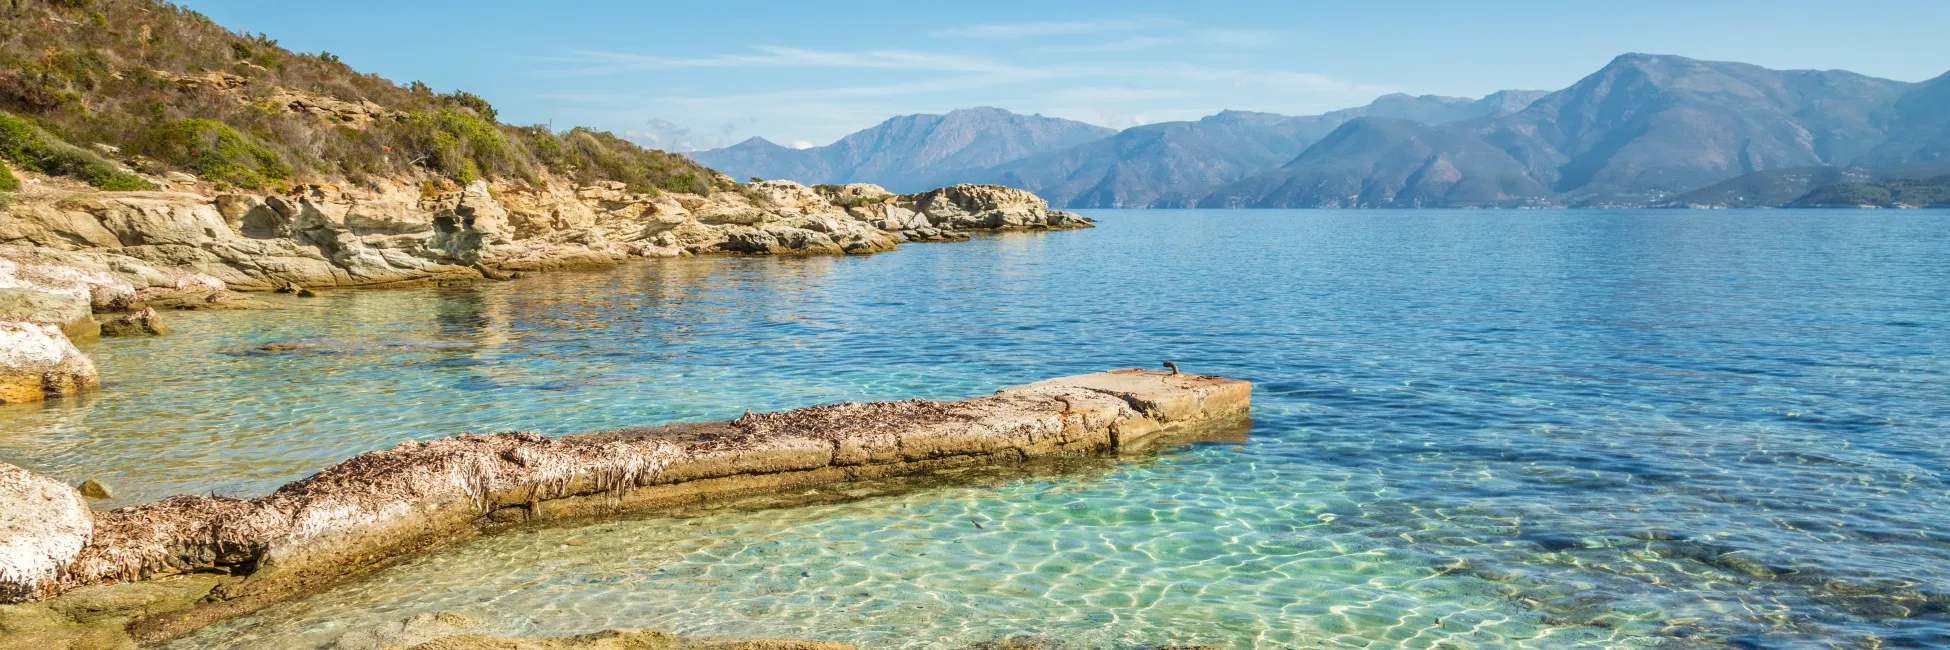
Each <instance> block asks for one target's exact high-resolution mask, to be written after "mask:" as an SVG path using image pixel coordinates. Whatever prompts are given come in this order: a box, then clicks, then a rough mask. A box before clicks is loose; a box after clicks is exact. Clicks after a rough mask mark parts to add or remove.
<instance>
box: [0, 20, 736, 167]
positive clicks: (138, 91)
mask: <svg viewBox="0 0 1950 650" xmlns="http://www.w3.org/2000/svg"><path fill="white" fill-rule="evenodd" d="M0 160H4V162H5V163H6V166H11V167H12V168H13V169H15V170H24V171H32V172H38V173H43V174H48V175H51V176H66V177H72V178H74V179H76V180H80V181H83V182H86V183H88V184H90V185H93V186H95V187H99V188H102V189H108V190H138V189H148V188H149V187H151V186H152V183H151V182H150V181H149V180H145V178H144V177H145V176H148V177H152V178H153V177H156V176H158V175H162V174H167V173H170V172H181V173H186V174H191V175H194V176H197V177H199V178H201V179H203V180H204V181H206V182H211V183H215V184H217V185H219V186H232V187H237V188H243V189H252V190H267V191H279V190H283V189H287V188H290V187H292V186H294V185H296V184H299V183H306V182H327V183H345V184H350V185H361V184H366V183H370V182H372V181H373V179H375V178H376V177H383V178H391V179H425V180H427V181H435V182H439V183H440V184H443V185H444V184H446V182H448V181H451V182H452V183H455V184H460V185H465V184H467V183H469V182H472V181H474V180H476V179H492V180H496V181H501V182H516V183H524V182H525V183H531V184H540V183H542V182H543V178H544V177H545V176H548V177H561V178H569V179H573V180H575V181H578V182H582V183H590V182H596V181H613V182H618V183H622V184H624V185H626V186H628V187H629V188H630V189H632V190H634V191H638V192H656V191H663V190H669V191H679V192H688V193H693V194H709V193H710V192H711V191H712V190H713V189H714V188H713V187H712V184H713V181H712V178H713V176H714V174H713V173H712V172H711V171H710V170H709V169H706V168H704V167H703V166H700V165H698V164H697V163H695V162H693V161H691V160H689V159H687V158H685V157H683V156H681V155H677V154H671V153H666V152H662V151H655V150H650V149H644V148H642V147H639V146H637V145H635V144H633V143H631V142H628V141H626V140H623V139H622V138H619V137H616V136H615V135H612V134H609V133H606V132H602V131H596V130H592V129H585V128H575V129H570V130H568V131H564V132H555V131H553V130H551V129H550V128H548V127H546V126H516V125H510V124H503V123H501V122H499V121H498V120H497V115H496V113H495V110H494V107H493V106H492V105H491V104H489V103H488V102H487V101H486V100H484V99H482V98H481V97H479V96H476V95H473V94H471V93H467V92H464V91H455V92H450V93H437V92H435V91H434V90H433V89H431V88H429V87H428V86H427V85H425V84H422V83H419V82H411V83H408V84H406V85H399V84H395V83H393V82H392V81H389V80H387V79H384V78H381V77H379V76H377V75H372V74H364V73H360V72H358V71H356V70H353V69H352V68H351V67H350V66H347V65H346V64H345V63H343V62H342V61H340V60H339V59H338V57H336V56H333V55H332V54H331V53H329V52H319V53H299V52H292V51H290V50H287V49H285V48H283V47H280V46H279V45H278V42H277V41H276V40H274V39H271V38H268V37H265V36H263V35H250V34H240V33H236V32H232V31H230V30H228V29H225V28H223V27H222V26H219V25H217V24H216V23H214V22H212V21H211V20H210V19H209V18H207V17H205V16H203V15H202V14H199V13H197V12H195V11H192V10H189V9H186V8H183V7H179V6H176V5H174V4H171V3H168V2H161V1H159V0H0ZM131 172H136V173H131ZM19 182H20V181H19V179H18V178H16V177H15V174H13V173H11V172H10V171H8V170H7V169H5V166H0V191H8V190H10V189H11V188H13V187H16V186H17V185H18V184H19Z"/></svg>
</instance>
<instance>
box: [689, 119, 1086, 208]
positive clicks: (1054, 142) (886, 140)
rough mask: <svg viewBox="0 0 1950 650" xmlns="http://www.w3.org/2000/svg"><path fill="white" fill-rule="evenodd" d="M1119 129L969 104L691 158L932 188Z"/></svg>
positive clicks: (786, 175) (731, 166)
mask: <svg viewBox="0 0 1950 650" xmlns="http://www.w3.org/2000/svg"><path fill="white" fill-rule="evenodd" d="M1113 133H1115V131H1113V130H1111V129H1107V128H1104V127H1101V126H1096V125H1092V124H1085V123H1083V122H1077V121H1074V120H1065V119H1060V118H1053V117H1043V116H1041V115H1018V114H1015V113H1011V112H1009V111H1005V110H1002V109H999V108H988V107H981V108H970V109H962V110H956V111H950V112H948V113H947V114H945V115H931V114H916V115H903V116H899V117H895V118H892V119H889V120H887V121H885V122H881V123H880V124H878V125H876V126H874V127H873V128H870V129H866V130H863V131H859V132H856V133H853V134H852V135H848V136H846V137H844V138H841V139H840V140H839V141H838V142H834V143H833V144H830V145H826V146H823V147H813V148H810V149H792V148H789V147H782V146H779V145H777V144H773V143H771V142H769V141H766V140H765V139H763V138H752V139H750V140H746V141H744V142H742V143H739V144H737V145H734V146H731V147H726V148H723V149H713V150H710V151H700V152H697V153H693V154H691V158H692V159H694V160H697V161H698V162H701V163H704V164H705V165H709V166H711V167H712V168H714V169H717V170H718V171H721V172H724V173H725V174H727V175H730V176H732V177H734V178H745V177H758V178H766V179H788V180H795V181H799V182H802V183H808V184H817V183H874V184H877V185H881V186H885V187H887V188H889V189H893V190H896V191H908V190H913V189H916V188H921V189H925V188H930V187H935V185H932V184H930V183H932V181H933V179H935V178H940V177H952V176H953V175H954V174H955V173H956V172H957V171H960V170H966V169H975V168H983V167H989V166H993V165H998V164H1002V163H1005V162H1008V161H1011V160H1018V159H1021V158H1024V157H1027V156H1032V155H1035V154H1039V153H1043V152H1046V151H1054V150H1058V149H1062V148H1065V147H1070V146H1073V145H1077V144H1081V143H1084V142H1088V141H1092V140H1098V139H1102V138H1104V137H1106V136H1109V135H1111V134H1113Z"/></svg>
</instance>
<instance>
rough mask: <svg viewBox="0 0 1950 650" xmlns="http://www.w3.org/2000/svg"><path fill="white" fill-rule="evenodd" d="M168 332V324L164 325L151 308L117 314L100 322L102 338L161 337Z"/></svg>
mask: <svg viewBox="0 0 1950 650" xmlns="http://www.w3.org/2000/svg"><path fill="white" fill-rule="evenodd" d="M169 332H170V330H169V324H168V323H164V322H163V320H162V316H161V315H159V314H157V313H156V310H155V309H154V308H152V307H143V308H141V309H137V310H135V311H132V312H129V313H126V314H117V315H115V316H111V317H109V318H108V320H105V321H102V336H163V335H165V334H168V333H169Z"/></svg>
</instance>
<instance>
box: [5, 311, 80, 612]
mask: <svg viewBox="0 0 1950 650" xmlns="http://www.w3.org/2000/svg"><path fill="white" fill-rule="evenodd" d="M0 345H4V343H0ZM0 504H4V507H0V603H3V602H9V601H19V600H28V599H31V598H33V597H34V596H36V595H38V594H40V593H42V592H43V591H45V590H46V589H47V588H48V586H49V585H51V584H52V583H53V582H54V580H55V579H56V578H57V577H58V576H59V575H60V573H61V571H63V570H65V569H67V567H68V564H69V563H71V562H73V561H74V558H75V556H76V555H79V554H80V553H81V549H82V547H84V546H86V545H87V544H88V539H89V536H90V535H92V534H94V527H95V519H94V515H93V513H91V512H90V511H89V509H88V502H87V501H86V500H84V499H82V498H81V494H80V493H79V492H76V491H75V490H74V488H71V487H68V486H67V485H65V484H63V483H61V482H60V481H56V480H54V479H50V478H47V477H44V476H40V475H38V474H34V473H33V472H29V471H27V470H24V469H21V468H18V467H14V466H12V465H8V464H5V463H0Z"/></svg>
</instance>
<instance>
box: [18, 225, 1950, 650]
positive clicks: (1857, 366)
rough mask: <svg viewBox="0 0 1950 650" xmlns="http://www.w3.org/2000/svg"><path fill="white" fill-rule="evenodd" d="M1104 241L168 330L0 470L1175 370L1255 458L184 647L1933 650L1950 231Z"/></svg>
mask: <svg viewBox="0 0 1950 650" xmlns="http://www.w3.org/2000/svg"><path fill="white" fill-rule="evenodd" d="M1089 214H1090V216H1093V217H1095V218H1097V219H1098V220H1099V221H1100V225H1101V227H1099V228H1097V229H1095V230H1087V231H1074V232H1059V233H1048V234H1011V235H1000V236H990V237H980V238H977V239H976V240H975V241H973V242H970V243H965V244H938V245H910V246H906V247H903V248H902V250H900V251H896V252H892V253H887V254H882V255H875V256H871V257H862V258H779V259H771V258H741V259H732V258H705V259H683V260H668V261H653V262H643V263H637V264H631V265H628V266H623V267H619V268H615V269H611V270H606V271H598V272H588V273H561V274H548V275H540V276H535V277H530V278H526V279H522V280H518V281H513V282H505V283H487V284H480V285H475V286H466V287H448V288H429V289H411V290H390V291H336V292H329V293H327V294H326V295H325V296H324V297H322V298H318V299H310V300H306V299H298V298H290V297H285V296H272V297H269V298H270V299H272V300H275V301H277V302H278V304H279V305H280V306H281V307H283V308H282V309H280V310H277V311H274V312H256V313H171V314H167V315H166V316H167V317H169V318H170V319H171V321H172V324H173V325H174V326H175V328H176V330H177V334H175V335H174V336H170V337H165V338H159V339H152V340H105V341H100V342H95V343H88V344H86V345H85V347H86V348H87V351H88V352H89V353H91V354H92V355H94V358H95V360H96V362H97V363H98V364H99V365H100V366H101V367H102V369H103V376H104V380H105V388H104V390H102V391H101V392H99V393H96V394H92V395H88V396H84V397H80V398H74V399H66V400H60V401H56V402H51V403H48V404H44V405H22V406H10V407H0V460H4V461H6V462H10V463H14V464H18V465H22V466H25V467H28V468H31V469H35V470H37V471H41V472H45V473H48V474H51V475H54V476H58V477H61V478H63V479H67V480H71V481H79V480H81V479H84V478H97V479H101V480H103V481H105V482H107V483H108V484H109V485H110V486H111V487H113V488H115V489H116V490H117V499H116V500H115V501H114V502H113V503H109V504H105V505H120V504H128V503H135V502H140V501H146V500H150V499H154V498H157V497H161V496H165V495H168V494H176V493H209V492H215V493H218V494H228V495H239V496H247V495H257V494H263V493H266V492H268V491H269V490H271V489H273V488H274V487H275V486H277V485H279V484H281V483H284V482H286V481H289V480H292V479H295V478H298V477H301V476H304V475H306V474H308V473H310V472H313V471H316V470H317V469H319V468H320V467H322V466H324V465H327V464H330V463H333V462H336V461H338V460H341V459H343V458H345V457H347V456H350V455H352V454H356V453H359V452H362V451H367V450H372V449H378V448H384V447H389V446H391V445H393V444H396V443H398V442H400V441H403V440H408V439H425V438H432V437H439V436H444V435H450V434H454V433H460V432H466V431H501V430H510V429H519V430H537V431H543V432H547V433H569V432H575V431H584V430H594V429H608V428H617V427H622V426H628V425H642V424H657V423H663V422H668V421H675V420H703V419H717V418H726V417H733V416H736V415H738V414H740V413H742V412H743V411H744V410H745V409H747V408H750V409H754V410H767V409H778V408H788V407H794V406H804V405H810V404H816V403H823V402H832V401H838V400H861V399H901V398H909V397H929V398H960V397H966V396H972V395H978V394H983V393H986V392H989V391H992V390H994V389H996V388H1000V387H1003V386H1008V385H1013V384H1020V383H1025V382H1029V381H1034V380H1038V379H1044V378H1048V377H1055V376H1060V375H1067V374H1075V373H1083V372H1092V371H1097V370H1102V369H1106V368H1113V367H1120V366H1156V365H1157V364H1158V363H1159V362H1160V361H1162V360H1167V359H1169V360H1173V361H1176V362H1178V363H1179V364H1180V365H1182V366H1184V367H1185V368H1186V369H1187V370H1189V371H1193V372H1200V373H1212V374H1221V375H1226V376H1230V377H1238V378H1242V379H1248V380H1251V381H1254V382H1256V384H1257V388H1256V392H1255V394H1254V412H1253V418H1254V425H1253V427H1252V429H1251V431H1250V432H1249V433H1248V434H1247V435H1246V436H1245V438H1244V439H1242V440H1231V441H1217V442H1208V443H1200V444H1194V445H1189V446H1185V447H1180V448H1176V449H1173V450H1170V451H1167V452H1165V453H1164V454H1163V455H1161V456H1159V457H1157V458H1151V459H1127V460H1123V461H1117V462H1102V463H1085V464H1083V466H1082V467H1077V468H1074V471H1070V472H1065V473H1038V474H1033V475H994V476H985V477H981V478H978V479H976V480H973V481H972V482H967V483H962V484H954V485H936V486H927V487H921V488H918V489H913V490H908V491H903V492H899V493H896V494H887V495H880V496H863V497H861V498H858V499H851V500H839V501H832V502H828V503H824V504H821V505H815V506H809V507H802V508H794V509H784V510H761V511H716V512H706V513H697V514H694V515H690V516H685V517H678V518H673V517H662V518H642V519H631V520H625V521H617V522H605V523H600V524H594V525H589V526H582V527H570V528H552V529H542V530H531V531H524V532H519V533H515V534H511V535H507V536H500V537H494V538H489V539H482V540H477V541H474V542H471V543H467V544H463V545H459V546H456V547H453V548H450V549H447V550H444V551H441V552H439V553H436V554H433V555H429V556H426V557H423V558H419V559H416V560H412V561H409V562H407V563H405V564H404V565H402V566H399V567H396V568H393V569H389V570H387V571H384V572H382V573H380V574H378V575H376V576H374V577H372V578H370V579H367V580H363V581H360V582H357V583H354V584H349V585H345V586H343V587H340V588H337V589H334V590H332V591H329V592H326V593H323V594H320V595H318V596H315V597H312V598H308V599H305V600H301V601H297V602H294V603H290V604H286V605H281V606H278V607H275V608H273V609H271V610H268V611H266V612H263V613H262V614H260V615H257V616H251V617H247V618H242V619H238V620H235V621H232V622H229V623H225V624H221V625H219V626H216V627H213V628H210V629H207V630H205V631H203V632H202V633H199V634H198V635H196V636H194V637H191V638H189V639H186V640H184V641H182V642H180V643H179V644H178V645H179V647H182V648H232V647H235V648H258V647H319V646H321V645H324V644H329V643H330V642H331V641H332V640H333V639H335V638H337V636H339V635H340V634H343V633H345V632H346V631H348V630H355V629H360V628H362V627H366V626H371V625H375V624H378V623H381V622H384V621H391V620H398V619H401V618H405V617H407V616H410V615H413V614H415V613H420V612H433V611H448V612H457V613H461V614H465V615H468V616H472V617H475V618H478V619H481V620H482V621H484V622H485V625H486V626H487V627H488V628H489V629H490V630H491V631H495V632H501V633H514V634H525V635H526V634H567V633H579V632H586V631H592V630H596V629H603V628H610V627H650V628H659V629H664V630H667V631H671V632H678V633H688V634H713V635H739V636H771V637H808V638H822V639H836V640H847V641H855V642H858V643H860V644H862V646H863V647H866V648H870V649H871V648H961V647H965V646H967V645H969V644H971V643H974V642H978V641H983V640H988V639H994V638H997V637H1003V636H1011V635H1018V634H1031V635H1040V636H1045V637H1050V638H1054V639H1060V640H1062V641H1064V642H1066V643H1068V644H1070V645H1072V646H1075V647H1088V648H1138V647H1146V646H1158V645H1168V644H1204V645H1211V646H1216V647H1221V648H1241V649H1243V648H1288V647H1299V648H1349V647H1358V648H1398V647H1400V648H1570V647H1621V648H1639V647H1659V648H1693V647H1704V648H1718V647H1732V648H1801V647H1821V648H1828V647H1838V648H1858V647H1860V648H1891V647H1915V648H1923V647H1946V646H1950V212H1945V211H1575V210H1573V211H1141V212H1140V211H1132V212H1124V211H1096V212H1089ZM273 342H282V343H294V344H296V347H297V349H295V350H289V351H282V352H264V351H261V350H259V348H260V347H262V346H264V345H265V344H268V343H273ZM976 522H979V523H982V527H980V528H977V527H975V526H974V525H973V523H976Z"/></svg>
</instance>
